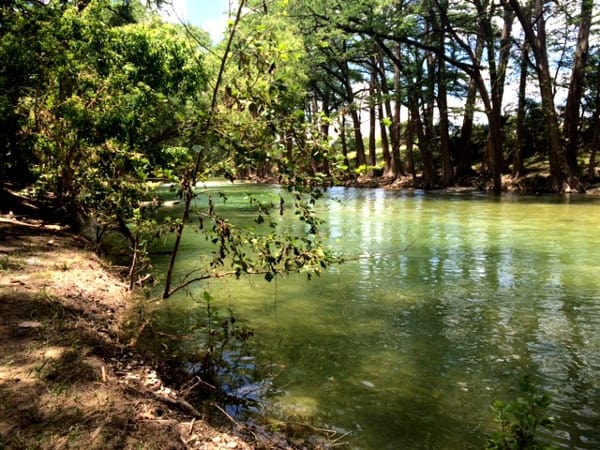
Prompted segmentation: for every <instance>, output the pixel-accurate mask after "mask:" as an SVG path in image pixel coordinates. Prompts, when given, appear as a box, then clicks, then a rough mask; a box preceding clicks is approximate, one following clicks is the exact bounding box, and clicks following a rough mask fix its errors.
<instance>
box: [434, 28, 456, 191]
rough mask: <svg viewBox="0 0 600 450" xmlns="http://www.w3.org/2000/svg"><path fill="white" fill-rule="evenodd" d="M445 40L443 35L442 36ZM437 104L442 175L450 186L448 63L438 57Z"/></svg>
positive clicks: (452, 175) (452, 179)
mask: <svg viewBox="0 0 600 450" xmlns="http://www.w3.org/2000/svg"><path fill="white" fill-rule="evenodd" d="M441 41H443V35H442V38H441ZM437 85H438V91H437V92H438V95H437V104H438V111H439V115H440V122H439V133H440V154H441V156H442V177H443V184H444V186H450V185H451V184H452V182H453V181H454V168H453V167H452V161H451V160H450V134H449V131H448V128H449V122H448V98H447V93H446V63H445V61H444V60H442V59H441V58H437Z"/></svg>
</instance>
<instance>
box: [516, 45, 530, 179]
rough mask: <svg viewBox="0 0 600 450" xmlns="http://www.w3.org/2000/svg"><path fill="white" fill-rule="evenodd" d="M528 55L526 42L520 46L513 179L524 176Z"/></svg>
mask: <svg viewBox="0 0 600 450" xmlns="http://www.w3.org/2000/svg"><path fill="white" fill-rule="evenodd" d="M528 53H529V45H528V44H527V42H526V41H524V42H523V44H522V45H521V62H520V75H519V95H518V100H517V101H518V106H517V125H516V128H517V129H516V135H517V136H516V139H515V148H514V149H513V171H512V175H513V177H514V178H519V177H521V176H523V175H524V174H525V167H524V165H523V145H524V142H525V101H526V98H527V97H526V89H527V66H528V62H527V58H528V57H527V54H528Z"/></svg>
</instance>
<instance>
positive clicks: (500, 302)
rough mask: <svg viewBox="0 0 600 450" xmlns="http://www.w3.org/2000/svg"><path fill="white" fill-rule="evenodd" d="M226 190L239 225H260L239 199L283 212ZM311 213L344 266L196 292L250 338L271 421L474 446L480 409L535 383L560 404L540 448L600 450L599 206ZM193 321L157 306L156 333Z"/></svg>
mask: <svg viewBox="0 0 600 450" xmlns="http://www.w3.org/2000/svg"><path fill="white" fill-rule="evenodd" d="M225 189H226V190H227V192H228V196H229V200H230V201H229V202H227V204H226V206H225V207H224V208H229V211H228V213H227V214H229V215H230V217H231V218H232V220H234V221H236V222H238V223H241V222H247V223H252V222H251V221H252V219H253V218H254V217H255V214H253V213H251V211H250V210H249V209H247V208H245V207H243V205H244V201H245V198H247V194H248V193H249V192H253V193H255V194H256V195H258V196H260V198H262V199H263V200H267V199H271V198H272V199H273V200H274V202H275V203H277V201H278V189H277V188H274V187H261V186H248V185H235V186H229V187H226V188H225ZM318 209H319V214H320V215H321V216H322V217H323V218H324V219H325V220H326V224H325V225H324V226H323V229H322V230H323V232H324V233H325V235H326V236H327V240H328V242H329V244H330V245H331V247H333V248H334V249H335V250H336V252H338V253H339V254H343V255H345V256H346V257H347V261H346V263H345V264H343V265H341V266H335V267H331V268H330V269H328V270H327V272H326V273H325V274H324V275H323V276H321V277H318V278H316V279H313V280H312V281H307V279H306V277H305V276H301V275H297V276H289V277H285V278H277V279H276V280H275V281H273V282H271V283H267V282H266V281H264V280H262V279H261V278H258V277H254V278H243V279H241V280H234V279H227V280H219V281H213V282H211V283H209V284H207V285H203V286H199V287H198V289H199V291H201V290H203V289H208V290H209V291H210V293H211V294H212V295H213V296H214V297H215V298H216V299H217V303H218V305H219V306H221V307H230V308H232V309H233V310H234V311H235V315H236V316H237V317H239V318H241V319H243V320H244V323H245V324H246V325H248V326H250V327H252V328H253V329H254V331H255V336H254V339H253V345H254V350H253V357H254V359H253V361H254V362H256V363H257V364H258V365H259V366H262V367H267V365H268V367H269V368H270V369H269V371H268V373H269V374H270V375H272V383H273V386H274V387H275V388H277V391H278V392H279V393H280V396H278V397H276V398H275V399H274V400H273V401H274V405H273V406H272V407H271V412H272V413H273V414H278V415H280V416H281V417H282V418H284V419H290V420H295V419H297V418H299V419H302V420H307V421H310V422H311V423H312V424H313V425H315V426H319V427H327V428H333V429H336V430H339V431H340V432H342V433H346V432H347V433H349V434H348V436H347V437H346V438H345V439H344V441H346V442H348V443H349V448H355V449H430V448H435V449H459V448H460V449H468V448H473V449H476V448H484V447H485V443H486V439H487V438H488V437H489V435H490V432H491V431H492V430H494V429H496V428H495V427H496V425H495V423H494V421H493V414H492V411H491V409H490V404H491V403H492V402H493V401H494V400H496V399H502V400H511V399H515V398H516V397H517V395H518V383H519V380H520V379H522V377H523V376H525V375H530V376H531V377H532V380H533V381H534V382H535V383H536V384H537V385H538V386H540V389H541V390H542V392H545V393H547V394H549V395H550V396H552V398H553V400H554V401H553V404H552V406H551V410H550V414H551V415H553V416H555V417H556V418H557V426H556V429H555V430H554V431H553V432H552V433H547V434H546V435H545V436H544V439H546V440H548V441H550V442H552V443H553V444H554V445H556V446H559V447H563V448H581V449H592V448H600V277H599V274H600V233H599V228H598V223H600V201H598V200H594V199H589V198H585V197H566V198H560V197H553V196H552V197H550V196H549V197H534V196H531V197H529V196H516V195H509V194H506V195H500V196H496V195H485V194H448V193H446V194H429V193H422V192H410V193H406V192H391V191H385V190H382V189H371V190H360V189H352V188H333V189H330V190H328V191H327V193H326V196H325V198H324V199H323V200H322V201H321V203H320V204H319V206H318ZM198 236H199V235H198V234H194V233H192V232H188V233H187V234H186V236H185V239H184V245H183V253H182V255H181V258H180V260H178V261H179V265H178V270H179V272H180V273H183V272H184V271H185V270H186V269H187V268H189V267H190V266H191V265H192V264H193V262H194V261H195V260H197V258H198V254H199V251H198V249H199V248H204V247H203V246H205V245H206V244H205V243H204V242H203V241H201V240H199V238H198ZM166 245H167V246H168V243H167V244H166ZM165 260H166V259H165V258H162V257H161V256H157V257H156V258H155V263H156V264H157V266H158V268H159V269H160V268H161V265H164V263H165ZM200 316H202V313H199V312H198V306H197V305H196V304H195V303H194V302H192V301H189V300H188V299H186V298H185V297H183V296H181V297H176V298H174V299H172V300H169V301H168V302H167V304H165V306H164V308H163V320H164V323H165V326H167V325H166V324H170V325H171V326H175V327H181V326H182V324H186V323H188V322H189V321H197V320H200V319H199V317H200ZM182 345H183V344H182ZM186 345H188V346H189V345H191V346H193V345H194V344H193V342H191V343H190V342H189V341H188V342H187V343H186ZM282 405H283V406H282Z"/></svg>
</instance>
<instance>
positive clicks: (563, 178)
mask: <svg viewBox="0 0 600 450" xmlns="http://www.w3.org/2000/svg"><path fill="white" fill-rule="evenodd" d="M508 1H510V4H511V6H512V7H513V9H514V11H515V13H516V14H517V17H518V19H519V22H520V23H521V26H522V27H523V31H524V32H525V36H526V38H527V40H528V42H529V45H530V46H531V50H532V52H533V54H534V56H535V61H536V66H535V69H536V72H537V75H538V80H539V85H540V96H541V98H542V109H543V114H544V120H545V123H546V125H547V129H548V141H549V147H550V148H549V149H548V150H549V161H550V176H551V179H552V188H553V190H555V191H557V192H571V191H578V192H583V191H584V187H583V184H582V183H581V180H580V179H579V177H578V176H577V175H576V174H575V173H574V172H573V171H571V169H570V167H569V164H568V163H567V159H566V157H565V153H564V151H563V147H562V139H561V135H560V129H559V126H558V117H557V115H556V108H555V106H554V92H553V89H552V75H551V73H550V64H549V61H548V48H547V45H546V26H545V18H544V14H543V11H544V2H543V0H535V3H534V5H535V8H534V9H535V23H536V25H537V33H536V32H535V31H534V28H533V25H532V23H531V21H530V20H529V18H528V17H527V16H526V15H525V14H524V12H523V9H522V8H521V5H520V4H519V1H518V0H508Z"/></svg>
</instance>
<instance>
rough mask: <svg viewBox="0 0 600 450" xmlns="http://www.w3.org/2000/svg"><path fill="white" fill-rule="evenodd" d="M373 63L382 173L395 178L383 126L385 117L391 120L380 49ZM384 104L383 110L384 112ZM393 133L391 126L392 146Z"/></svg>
mask: <svg viewBox="0 0 600 450" xmlns="http://www.w3.org/2000/svg"><path fill="white" fill-rule="evenodd" d="M375 64H376V67H377V74H378V75H379V78H378V80H379V83H378V85H379V93H380V97H381V98H380V100H379V102H378V103H377V108H378V114H379V128H380V130H381V147H382V150H383V161H384V163H385V168H384V172H383V175H384V176H385V177H386V178H393V179H395V178H397V176H398V175H397V171H396V170H394V169H395V168H394V167H393V163H392V154H391V152H390V140H389V139H388V133H387V127H386V126H385V122H386V119H387V118H389V120H390V121H392V105H391V101H390V91H389V88H388V84H387V79H386V73H385V62H384V60H383V54H382V53H381V51H379V52H377V58H376V60H375ZM384 106H385V112H386V113H387V116H386V114H385V113H384ZM394 138H395V137H394V135H393V128H392V127H390V139H391V141H392V147H393V146H394Z"/></svg>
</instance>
